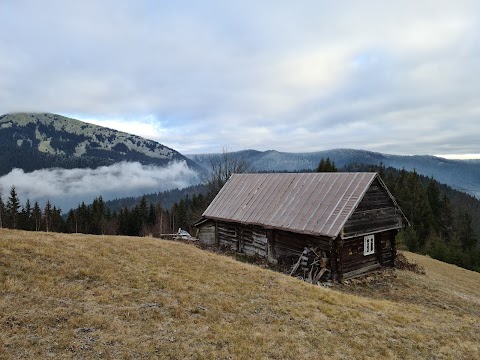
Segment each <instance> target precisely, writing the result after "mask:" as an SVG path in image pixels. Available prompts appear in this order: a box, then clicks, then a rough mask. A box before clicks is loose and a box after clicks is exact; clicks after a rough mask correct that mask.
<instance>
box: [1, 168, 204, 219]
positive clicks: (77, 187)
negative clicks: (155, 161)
mask: <svg viewBox="0 0 480 360" xmlns="http://www.w3.org/2000/svg"><path fill="white" fill-rule="evenodd" d="M197 183H199V177H198V174H197V173H196V172H195V171H194V170H192V169H190V168H189V167H188V166H187V165H186V163H185V162H174V163H170V164H169V165H167V166H166V167H157V166H145V165H141V164H140V163H127V162H122V163H118V164H114V165H111V166H102V167H99V168H97V169H44V170H35V171H33V172H30V173H25V172H24V171H23V170H21V169H13V170H12V171H11V172H10V173H8V174H7V175H4V176H2V177H0V185H1V186H3V189H4V190H5V189H7V190H9V189H10V188H11V187H12V186H15V187H16V189H17V193H18V194H19V198H20V199H21V200H22V202H25V201H26V199H27V198H28V199H30V201H31V202H32V203H33V202H34V201H39V202H41V203H44V202H46V201H47V200H50V201H51V202H52V203H53V204H54V205H57V206H59V207H61V208H62V209H63V210H65V211H67V210H68V209H69V208H71V207H75V206H76V205H77V204H78V203H80V202H81V201H85V202H86V203H89V202H91V201H92V200H93V199H94V198H95V197H97V196H100V195H102V197H103V198H104V200H111V199H114V198H120V197H126V196H140V195H142V194H146V193H153V192H161V191H166V190H170V189H175V188H179V189H181V188H184V187H187V186H190V185H193V184H197ZM5 191H6V190H5Z"/></svg>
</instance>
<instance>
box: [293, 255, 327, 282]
mask: <svg viewBox="0 0 480 360" xmlns="http://www.w3.org/2000/svg"><path fill="white" fill-rule="evenodd" d="M317 251H318V249H313V248H307V247H306V248H304V250H303V252H302V254H301V255H300V257H299V258H298V261H297V262H296V263H295V265H293V267H292V270H291V271H290V276H296V277H298V278H301V279H302V280H304V281H306V282H308V283H310V284H317V283H318V282H319V281H320V279H321V278H322V276H324V275H325V273H327V272H330V269H327V264H328V258H327V255H326V253H325V252H324V251H322V252H321V253H320V254H318V253H317ZM325 280H326V279H325Z"/></svg>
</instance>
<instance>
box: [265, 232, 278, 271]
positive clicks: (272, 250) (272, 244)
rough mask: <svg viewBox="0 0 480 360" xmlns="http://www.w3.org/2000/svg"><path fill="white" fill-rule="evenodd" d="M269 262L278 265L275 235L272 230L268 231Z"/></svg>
mask: <svg viewBox="0 0 480 360" xmlns="http://www.w3.org/2000/svg"><path fill="white" fill-rule="evenodd" d="M267 260H268V261H270V262H271V263H275V264H276V263H277V255H276V253H275V233H274V232H273V230H271V229H267Z"/></svg>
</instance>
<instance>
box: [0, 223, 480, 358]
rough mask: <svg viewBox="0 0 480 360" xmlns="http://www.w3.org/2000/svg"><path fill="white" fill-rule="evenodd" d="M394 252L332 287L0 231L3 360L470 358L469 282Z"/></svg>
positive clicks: (472, 298)
mask: <svg viewBox="0 0 480 360" xmlns="http://www.w3.org/2000/svg"><path fill="white" fill-rule="evenodd" d="M404 255H405V256H406V257H407V258H408V259H409V260H410V261H413V262H416V263H418V264H419V265H420V266H422V267H423V268H424V269H425V272H426V274H425V275H421V274H417V273H414V272H411V271H405V270H393V271H391V272H389V273H388V276H385V277H381V279H380V280H378V281H376V280H375V277H373V278H372V281H370V282H369V281H360V282H351V283H350V284H345V285H338V286H335V287H332V288H325V287H321V286H316V285H311V284H307V283H304V282H302V281H299V280H297V279H295V278H292V277H288V276H286V275H284V274H281V273H277V272H274V271H272V270H268V269H264V268H261V267H258V266H255V265H252V264H247V263H242V262H239V261H236V260H235V259H233V258H231V257H228V256H225V255H221V254H215V253H211V252H208V251H205V250H202V249H199V248H198V247H196V246H194V245H192V244H185V243H180V242H174V241H168V240H160V239H155V238H139V237H123V236H94V235H81V234H72V235H66V234H57V233H43V232H38V233H36V232H24V231H14V230H5V229H0V358H2V359H3V358H5V359H9V358H12V359H17V358H60V359H61V358H95V359H97V358H105V359H122V358H135V359H144V358H145V359H146V358H167V359H184V358H186V359H190V358H191V359H307V358H311V359H312V358H321V357H326V358H331V359H345V358H359V359H362V358H365V359H367V358H382V359H385V358H392V359H395V358H398V359H405V358H415V359H416V358H441V359H443V358H445V359H474V358H478V356H479V354H480V287H479V284H480V274H479V273H475V272H472V271H468V270H465V269H461V268H458V267H456V266H453V265H449V264H445V263H442V262H439V261H436V260H433V259H430V258H427V257H423V256H420V255H416V254H412V253H408V252H405V253H404Z"/></svg>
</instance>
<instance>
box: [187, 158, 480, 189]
mask: <svg viewBox="0 0 480 360" xmlns="http://www.w3.org/2000/svg"><path fill="white" fill-rule="evenodd" d="M231 155H232V156H236V157H243V158H244V159H245V160H246V161H247V163H248V164H249V165H250V167H251V169H252V170H253V171H275V172H278V171H305V170H313V169H315V168H316V167H317V165H318V163H319V162H320V159H321V158H327V157H328V158H330V160H333V161H334V162H335V164H336V165H337V167H343V166H346V165H349V164H352V163H361V164H374V165H379V164H380V163H383V164H384V165H385V166H386V167H389V166H391V167H393V168H397V169H402V168H405V169H406V170H410V171H411V170H414V169H415V170H416V171H417V172H418V173H419V174H422V175H425V176H433V177H434V178H435V179H436V180H437V181H439V182H441V183H444V184H447V185H450V186H451V187H452V188H454V189H457V190H461V191H464V192H467V193H469V194H471V195H474V196H476V197H477V198H480V161H479V160H447V159H443V158H439V157H435V156H429V155H415V156H401V155H389V154H381V153H377V152H371V151H365V150H354V149H334V150H325V151H318V152H310V153H286V152H279V151H275V150H268V151H256V150H244V151H238V152H233V153H231ZM218 156H221V154H196V155H189V157H190V159H192V160H193V161H195V162H196V163H198V164H200V165H202V166H204V167H205V168H207V169H208V167H209V164H210V160H211V159H212V158H215V157H218Z"/></svg>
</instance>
